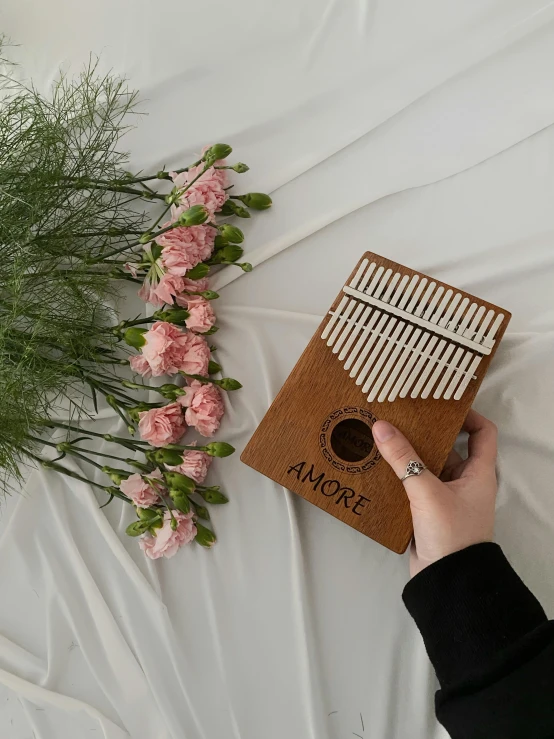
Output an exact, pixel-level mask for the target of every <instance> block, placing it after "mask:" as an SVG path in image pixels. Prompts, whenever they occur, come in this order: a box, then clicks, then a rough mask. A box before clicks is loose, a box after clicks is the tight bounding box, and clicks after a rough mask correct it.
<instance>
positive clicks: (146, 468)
mask: <svg viewBox="0 0 554 739" xmlns="http://www.w3.org/2000/svg"><path fill="white" fill-rule="evenodd" d="M125 462H126V463H127V464H128V465H130V466H131V467H135V469H137V470H140V471H141V472H146V473H148V472H152V465H148V464H144V463H143V462H139V461H138V460H137V459H132V457H128V458H127V459H126V460H125Z"/></svg>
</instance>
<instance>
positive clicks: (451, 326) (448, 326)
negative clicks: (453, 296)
mask: <svg viewBox="0 0 554 739" xmlns="http://www.w3.org/2000/svg"><path fill="white" fill-rule="evenodd" d="M460 297H461V296H460ZM468 305H469V298H464V299H463V300H462V302H461V303H460V305H459V306H458V310H457V311H456V313H455V314H454V318H453V319H452V320H451V321H449V322H448V323H447V324H446V325H445V328H446V329H448V330H449V331H455V330H456V326H457V325H458V324H459V322H460V320H461V318H462V316H463V314H464V311H465V309H466V308H467V306H468ZM440 325H441V324H440V323H439V326H440Z"/></svg>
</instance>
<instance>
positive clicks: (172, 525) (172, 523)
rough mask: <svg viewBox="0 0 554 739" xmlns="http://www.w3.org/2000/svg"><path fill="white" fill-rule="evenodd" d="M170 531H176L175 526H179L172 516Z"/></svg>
mask: <svg viewBox="0 0 554 739" xmlns="http://www.w3.org/2000/svg"><path fill="white" fill-rule="evenodd" d="M169 525H170V526H171V530H172V531H177V526H178V525H179V522H178V521H177V519H176V518H175V516H172V517H171V519H170V524H169Z"/></svg>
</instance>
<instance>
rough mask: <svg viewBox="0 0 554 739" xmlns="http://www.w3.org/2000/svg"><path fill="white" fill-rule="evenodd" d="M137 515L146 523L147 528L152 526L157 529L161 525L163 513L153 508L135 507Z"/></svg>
mask: <svg viewBox="0 0 554 739" xmlns="http://www.w3.org/2000/svg"><path fill="white" fill-rule="evenodd" d="M136 511H137V515H138V517H139V518H140V520H141V521H146V522H147V523H148V528H151V527H152V526H154V528H156V529H159V528H161V527H162V526H163V513H162V512H161V511H159V510H156V509H155V508H138V507H137V508H136Z"/></svg>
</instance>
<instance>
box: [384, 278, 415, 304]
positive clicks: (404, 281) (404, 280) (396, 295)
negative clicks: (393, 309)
mask: <svg viewBox="0 0 554 739" xmlns="http://www.w3.org/2000/svg"><path fill="white" fill-rule="evenodd" d="M409 279H410V278H409V277H408V275H404V277H403V278H402V279H401V280H400V283H399V285H398V287H397V288H396V290H395V293H394V295H393V296H392V298H391V299H390V301H389V304H390V305H396V304H397V303H398V301H399V300H400V298H401V297H402V295H403V293H404V288H405V287H406V284H407V282H408V280H409Z"/></svg>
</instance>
